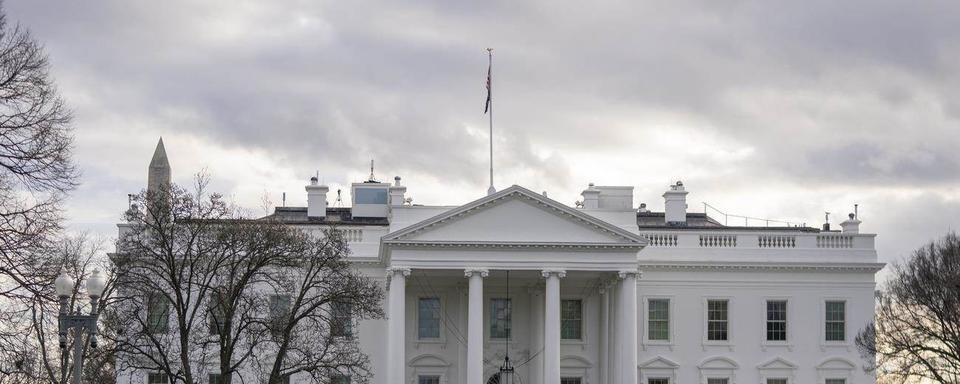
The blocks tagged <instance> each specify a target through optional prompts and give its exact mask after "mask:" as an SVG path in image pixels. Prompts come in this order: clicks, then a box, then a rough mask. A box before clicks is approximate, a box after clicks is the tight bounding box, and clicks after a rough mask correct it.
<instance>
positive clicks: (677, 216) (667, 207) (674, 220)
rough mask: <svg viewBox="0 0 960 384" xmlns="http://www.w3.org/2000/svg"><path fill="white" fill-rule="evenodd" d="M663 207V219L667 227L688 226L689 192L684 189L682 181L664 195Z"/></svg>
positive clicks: (672, 186)
mask: <svg viewBox="0 0 960 384" xmlns="http://www.w3.org/2000/svg"><path fill="white" fill-rule="evenodd" d="M663 206H664V209H663V218H664V221H665V222H666V223H667V225H673V226H686V225H687V191H685V190H684V189H683V182H682V181H677V183H676V184H674V185H671V186H670V189H669V190H668V191H666V192H664V193H663Z"/></svg>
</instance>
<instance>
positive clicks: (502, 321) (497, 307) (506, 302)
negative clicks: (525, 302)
mask: <svg viewBox="0 0 960 384" xmlns="http://www.w3.org/2000/svg"><path fill="white" fill-rule="evenodd" d="M511 312H512V306H511V303H510V299H492V300H490V338H491V339H509V338H510V328H511V327H510V318H511Z"/></svg>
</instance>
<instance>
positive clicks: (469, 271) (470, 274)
mask: <svg viewBox="0 0 960 384" xmlns="http://www.w3.org/2000/svg"><path fill="white" fill-rule="evenodd" d="M474 274H479V275H480V277H487V276H489V275H490V270H489V269H486V268H467V269H464V270H463V277H466V278H470V277H473V275H474Z"/></svg>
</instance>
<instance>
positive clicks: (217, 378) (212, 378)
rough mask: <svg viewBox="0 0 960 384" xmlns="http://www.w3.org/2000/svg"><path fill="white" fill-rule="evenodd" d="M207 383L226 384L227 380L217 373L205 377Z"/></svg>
mask: <svg viewBox="0 0 960 384" xmlns="http://www.w3.org/2000/svg"><path fill="white" fill-rule="evenodd" d="M207 383H209V384H226V383H227V380H226V378H225V377H223V376H221V375H220V374H218V373H211V374H209V375H207Z"/></svg>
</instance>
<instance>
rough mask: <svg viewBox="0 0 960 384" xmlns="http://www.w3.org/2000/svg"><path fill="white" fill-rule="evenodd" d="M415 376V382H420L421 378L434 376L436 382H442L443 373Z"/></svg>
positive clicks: (441, 383) (418, 383)
mask: <svg viewBox="0 0 960 384" xmlns="http://www.w3.org/2000/svg"><path fill="white" fill-rule="evenodd" d="M416 377H417V384H422V382H421V380H423V379H425V378H436V379H437V384H443V375H438V374H418V375H417V376H416Z"/></svg>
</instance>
